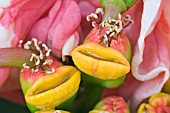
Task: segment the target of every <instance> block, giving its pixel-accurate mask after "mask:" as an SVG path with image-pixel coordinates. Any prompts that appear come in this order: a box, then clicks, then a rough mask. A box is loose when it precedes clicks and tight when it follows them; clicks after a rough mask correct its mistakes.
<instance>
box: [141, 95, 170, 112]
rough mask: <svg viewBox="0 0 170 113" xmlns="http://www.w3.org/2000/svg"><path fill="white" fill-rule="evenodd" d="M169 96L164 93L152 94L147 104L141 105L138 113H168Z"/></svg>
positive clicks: (169, 105) (169, 108) (169, 106)
mask: <svg viewBox="0 0 170 113" xmlns="http://www.w3.org/2000/svg"><path fill="white" fill-rule="evenodd" d="M169 112H170V95H169V94H166V93H158V94H154V95H152V96H151V97H150V98H149V102H148V103H142V104H141V105H140V107H139V109H138V113H169Z"/></svg>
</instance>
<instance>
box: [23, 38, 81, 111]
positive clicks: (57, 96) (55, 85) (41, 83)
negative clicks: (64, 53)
mask: <svg viewBox="0 0 170 113" xmlns="http://www.w3.org/2000/svg"><path fill="white" fill-rule="evenodd" d="M21 45H23V44H21ZM23 46H24V48H25V49H28V50H31V51H33V54H32V56H31V57H30V61H33V62H34V63H35V64H34V66H29V65H28V64H26V63H24V64H23V66H24V68H23V69H21V72H20V82H21V87H22V90H23V92H24V95H25V100H26V102H27V103H28V107H29V109H30V110H31V112H35V111H37V110H38V109H40V110H49V109H55V107H56V106H59V105H61V104H62V103H64V102H65V101H67V100H69V99H70V98H71V97H73V96H74V95H75V94H76V92H77V90H78V88H79V84H80V72H79V71H78V70H77V69H76V68H74V67H72V66H61V63H60V62H59V61H57V60H56V59H54V58H51V57H50V52H51V49H49V48H48V47H47V46H46V45H45V44H41V42H39V41H37V40H36V39H32V41H28V42H26V43H25V44H24V45H23ZM73 84H74V85H73ZM36 108H37V109H36Z"/></svg>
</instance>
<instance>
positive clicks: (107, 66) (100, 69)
mask: <svg viewBox="0 0 170 113" xmlns="http://www.w3.org/2000/svg"><path fill="white" fill-rule="evenodd" d="M71 55H72V58H73V61H74V63H75V65H76V66H77V67H78V68H79V69H80V70H81V71H83V72H85V73H86V74H88V75H90V76H93V77H96V78H99V79H102V80H114V79H117V78H119V77H121V76H124V75H125V74H127V73H128V72H129V70H130V65H129V62H128V61H127V59H126V58H125V57H124V56H123V55H122V54H121V53H120V52H119V51H117V50H116V49H113V48H108V47H104V46H101V45H99V44H97V43H92V42H91V43H87V44H83V45H80V46H78V47H77V48H76V49H74V50H73V51H72V53H71Z"/></svg>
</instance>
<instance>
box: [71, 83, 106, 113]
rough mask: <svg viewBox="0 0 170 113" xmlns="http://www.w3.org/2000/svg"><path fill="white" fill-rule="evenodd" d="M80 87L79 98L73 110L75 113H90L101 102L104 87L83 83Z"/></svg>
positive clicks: (73, 105) (74, 103)
mask: <svg viewBox="0 0 170 113" xmlns="http://www.w3.org/2000/svg"><path fill="white" fill-rule="evenodd" d="M82 86H83V87H80V91H79V94H78V98H77V99H76V100H75V101H74V102H73V104H72V106H71V108H72V111H73V112H75V113H88V111H90V110H91V109H93V107H94V106H95V105H96V103H97V102H98V101H99V100H100V98H101V95H102V92H103V87H100V86H97V85H93V84H89V83H83V84H82Z"/></svg>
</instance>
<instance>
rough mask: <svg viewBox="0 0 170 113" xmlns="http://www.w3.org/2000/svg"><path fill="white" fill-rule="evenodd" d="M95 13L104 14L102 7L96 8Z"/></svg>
mask: <svg viewBox="0 0 170 113" xmlns="http://www.w3.org/2000/svg"><path fill="white" fill-rule="evenodd" d="M95 13H96V14H99V13H101V14H102V15H103V14H104V12H103V9H102V8H97V9H96V12H95Z"/></svg>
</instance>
